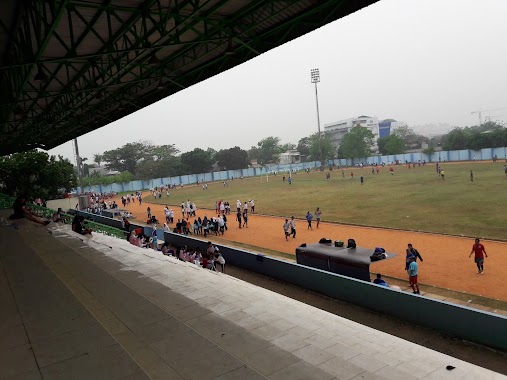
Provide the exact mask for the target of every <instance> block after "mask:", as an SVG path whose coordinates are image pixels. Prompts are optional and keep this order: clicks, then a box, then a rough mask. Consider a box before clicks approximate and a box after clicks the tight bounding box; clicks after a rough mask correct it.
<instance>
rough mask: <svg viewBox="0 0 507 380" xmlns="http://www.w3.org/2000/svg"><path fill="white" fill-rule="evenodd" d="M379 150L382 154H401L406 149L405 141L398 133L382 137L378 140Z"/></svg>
mask: <svg viewBox="0 0 507 380" xmlns="http://www.w3.org/2000/svg"><path fill="white" fill-rule="evenodd" d="M377 145H378V150H379V152H380V154H382V155H388V154H401V153H403V152H404V151H405V143H404V142H403V140H402V138H401V137H399V136H398V135H396V134H392V135H389V136H386V137H381V138H379V139H378V140H377Z"/></svg>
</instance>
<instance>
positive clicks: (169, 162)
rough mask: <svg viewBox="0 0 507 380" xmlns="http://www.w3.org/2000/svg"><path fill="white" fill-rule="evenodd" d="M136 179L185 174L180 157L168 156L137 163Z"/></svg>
mask: <svg viewBox="0 0 507 380" xmlns="http://www.w3.org/2000/svg"><path fill="white" fill-rule="evenodd" d="M136 173H137V174H136V179H142V180H147V179H152V178H165V177H173V176H177V175H182V174H185V168H184V167H183V164H182V163H181V158H180V157H176V156H170V157H166V158H162V159H159V160H148V159H147V160H143V161H141V162H139V163H138V164H137V167H136Z"/></svg>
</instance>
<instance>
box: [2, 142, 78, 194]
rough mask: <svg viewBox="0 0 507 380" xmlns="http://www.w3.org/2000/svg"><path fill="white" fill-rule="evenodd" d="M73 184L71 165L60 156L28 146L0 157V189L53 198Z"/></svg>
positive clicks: (73, 176) (74, 180) (7, 192)
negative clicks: (28, 148) (31, 148)
mask: <svg viewBox="0 0 507 380" xmlns="http://www.w3.org/2000/svg"><path fill="white" fill-rule="evenodd" d="M75 187H76V176H75V174H74V168H73V166H72V164H71V163H70V162H69V160H67V159H64V158H63V157H62V156H58V159H57V158H56V157H55V156H49V155H48V154H47V153H45V152H39V151H36V150H30V151H27V152H23V153H15V154H12V155H9V156H4V157H0V192H2V193H5V194H7V195H11V196H16V195H20V194H26V195H27V196H28V197H42V198H44V199H52V198H57V197H59V196H61V195H63V193H65V192H69V191H70V190H71V189H73V188H75Z"/></svg>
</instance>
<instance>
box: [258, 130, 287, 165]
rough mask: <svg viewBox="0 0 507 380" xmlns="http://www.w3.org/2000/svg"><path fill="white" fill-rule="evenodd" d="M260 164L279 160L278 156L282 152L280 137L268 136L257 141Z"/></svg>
mask: <svg viewBox="0 0 507 380" xmlns="http://www.w3.org/2000/svg"><path fill="white" fill-rule="evenodd" d="M257 147H258V149H259V150H258V157H257V161H258V162H259V164H262V165H264V164H270V163H273V162H278V156H279V154H280V153H282V148H281V146H280V138H279V137H273V136H270V137H266V138H264V139H262V140H261V141H259V142H258V143H257Z"/></svg>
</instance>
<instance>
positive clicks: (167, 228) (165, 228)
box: [164, 223, 171, 232]
mask: <svg viewBox="0 0 507 380" xmlns="http://www.w3.org/2000/svg"><path fill="white" fill-rule="evenodd" d="M164 232H171V230H170V229H169V226H168V225H167V223H164Z"/></svg>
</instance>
